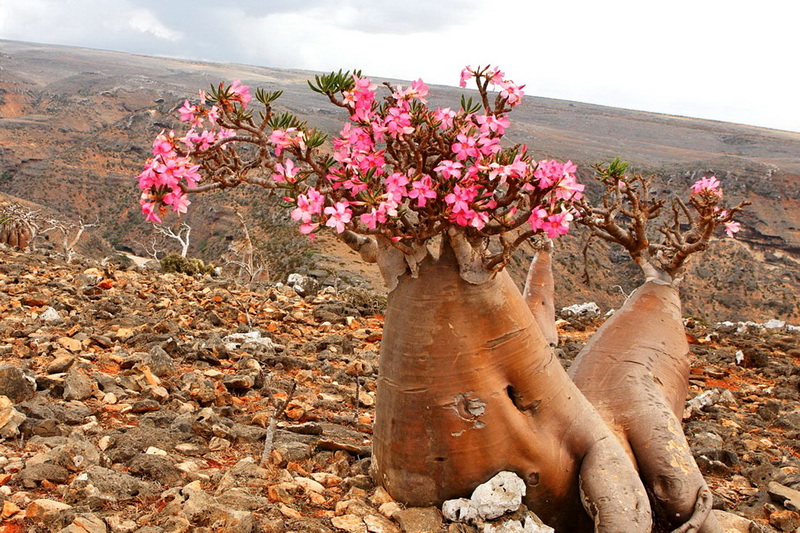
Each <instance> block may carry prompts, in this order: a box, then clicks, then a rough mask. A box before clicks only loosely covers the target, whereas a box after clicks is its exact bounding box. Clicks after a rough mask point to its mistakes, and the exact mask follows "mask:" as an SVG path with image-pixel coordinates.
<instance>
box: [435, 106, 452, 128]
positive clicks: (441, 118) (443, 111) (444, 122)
mask: <svg viewBox="0 0 800 533" xmlns="http://www.w3.org/2000/svg"><path fill="white" fill-rule="evenodd" d="M455 116H456V112H455V111H453V110H452V109H450V108H449V107H445V108H441V107H437V108H436V111H435V112H434V113H433V119H434V120H435V121H436V122H441V124H440V125H439V127H440V128H442V129H443V130H449V129H450V128H452V127H453V119H454V118H455Z"/></svg>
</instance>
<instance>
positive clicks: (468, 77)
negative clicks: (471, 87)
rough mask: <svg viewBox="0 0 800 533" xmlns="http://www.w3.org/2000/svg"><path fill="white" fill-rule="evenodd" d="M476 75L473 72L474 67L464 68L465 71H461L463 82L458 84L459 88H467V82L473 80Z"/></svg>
mask: <svg viewBox="0 0 800 533" xmlns="http://www.w3.org/2000/svg"><path fill="white" fill-rule="evenodd" d="M474 76H475V74H474V73H473V72H472V67H470V66H469V65H467V66H466V67H464V70H462V71H461V81H460V82H459V83H458V85H459V87H466V86H467V82H468V81H469V80H471V79H472V78H473V77H474Z"/></svg>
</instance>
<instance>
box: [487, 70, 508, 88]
mask: <svg viewBox="0 0 800 533" xmlns="http://www.w3.org/2000/svg"><path fill="white" fill-rule="evenodd" d="M486 77H487V79H488V80H489V83H491V84H493V85H500V84H501V83H503V81H504V79H505V73H504V72H503V71H502V70H500V68H499V67H495V69H494V70H492V71H491V72H487V73H486Z"/></svg>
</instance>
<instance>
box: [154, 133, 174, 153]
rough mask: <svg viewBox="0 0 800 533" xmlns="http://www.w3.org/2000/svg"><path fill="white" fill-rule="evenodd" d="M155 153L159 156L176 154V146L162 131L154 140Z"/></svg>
mask: <svg viewBox="0 0 800 533" xmlns="http://www.w3.org/2000/svg"><path fill="white" fill-rule="evenodd" d="M172 133H173V132H170V136H172ZM153 155H155V156H158V155H162V156H167V157H169V156H172V155H175V151H174V146H173V145H172V141H171V140H169V139H167V136H166V135H164V133H163V132H162V133H161V134H159V135H158V137H156V138H155V140H154V141H153Z"/></svg>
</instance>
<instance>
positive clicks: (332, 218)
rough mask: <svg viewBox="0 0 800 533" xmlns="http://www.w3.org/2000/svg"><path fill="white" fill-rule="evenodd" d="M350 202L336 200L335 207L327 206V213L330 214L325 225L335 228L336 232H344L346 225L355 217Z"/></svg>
mask: <svg viewBox="0 0 800 533" xmlns="http://www.w3.org/2000/svg"><path fill="white" fill-rule="evenodd" d="M349 205H350V204H349V203H348V202H346V201H342V202H336V203H335V204H334V205H333V207H326V208H325V211H324V212H325V214H326V215H328V216H329V218H328V221H327V222H325V225H326V226H328V227H329V228H335V229H336V233H342V232H343V231H344V229H345V225H346V224H348V223H349V222H350V220H351V219H352V217H353V212H352V211H351V210H350V207H349Z"/></svg>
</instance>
